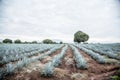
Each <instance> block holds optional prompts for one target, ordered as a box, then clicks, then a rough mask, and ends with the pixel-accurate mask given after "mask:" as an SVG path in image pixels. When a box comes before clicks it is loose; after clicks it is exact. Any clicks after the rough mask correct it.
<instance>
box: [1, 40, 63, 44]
mask: <svg viewBox="0 0 120 80" xmlns="http://www.w3.org/2000/svg"><path fill="white" fill-rule="evenodd" d="M1 43H8V44H11V43H15V44H38V42H37V41H32V42H28V41H25V42H22V41H21V40H20V39H16V40H14V41H13V40H11V39H4V40H3V41H2V42H1ZM42 43H44V44H57V42H54V41H52V40H51V39H44V40H43V41H42ZM62 43H63V42H62V41H61V42H60V44H62Z"/></svg>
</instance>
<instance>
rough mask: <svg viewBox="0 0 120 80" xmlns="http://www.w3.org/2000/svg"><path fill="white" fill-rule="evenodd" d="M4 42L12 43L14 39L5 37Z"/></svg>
mask: <svg viewBox="0 0 120 80" xmlns="http://www.w3.org/2000/svg"><path fill="white" fill-rule="evenodd" d="M3 43H12V40H11V39H4V40H3Z"/></svg>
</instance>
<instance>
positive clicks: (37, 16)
mask: <svg viewBox="0 0 120 80" xmlns="http://www.w3.org/2000/svg"><path fill="white" fill-rule="evenodd" d="M0 7H1V8H0V12H1V13H0V33H1V38H3V37H5V36H7V35H8V36H7V37H9V36H11V37H13V38H21V39H25V40H34V39H37V40H39V39H40V40H42V39H44V38H51V39H61V40H63V41H65V42H72V41H73V34H74V33H75V32H76V31H78V30H82V31H83V32H86V33H87V34H89V35H90V40H89V41H90V42H92V41H94V42H107V41H109V42H119V41H118V40H119V39H120V34H119V31H120V27H119V26H120V17H119V16H120V13H119V4H118V3H117V0H84V1H81V0H74V1H73V0H5V1H3V3H2V5H1V6H0ZM2 35H3V36H2ZM16 35H17V36H16ZM14 36H15V37H14Z"/></svg>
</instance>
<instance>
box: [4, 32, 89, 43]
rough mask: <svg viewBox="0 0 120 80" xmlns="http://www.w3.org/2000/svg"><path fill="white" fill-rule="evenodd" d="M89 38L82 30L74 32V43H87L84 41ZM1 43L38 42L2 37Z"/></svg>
mask: <svg viewBox="0 0 120 80" xmlns="http://www.w3.org/2000/svg"><path fill="white" fill-rule="evenodd" d="M88 39H89V35H88V34H86V33H84V32H82V31H77V32H76V33H75V34H74V42H75V43H81V42H83V43H87V42H86V41H88ZM2 42H3V43H16V44H21V43H22V44H37V43H38V42H37V41H32V42H28V41H25V42H22V41H21V40H20V39H16V40H14V41H12V40H11V39H4V40H3V41H2ZM42 43H44V44H57V42H55V41H52V40H51V39H44V40H43V41H42ZM59 43H60V44H63V42H62V41H61V42H59Z"/></svg>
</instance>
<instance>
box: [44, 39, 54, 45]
mask: <svg viewBox="0 0 120 80" xmlns="http://www.w3.org/2000/svg"><path fill="white" fill-rule="evenodd" d="M43 43H45V44H52V43H53V41H52V40H50V39H44V40H43Z"/></svg>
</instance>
